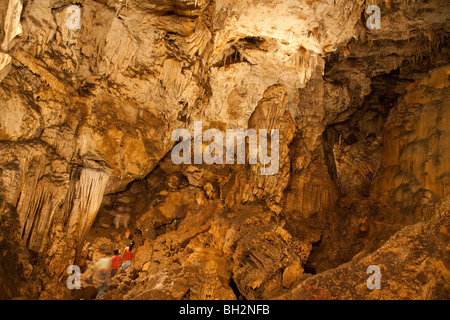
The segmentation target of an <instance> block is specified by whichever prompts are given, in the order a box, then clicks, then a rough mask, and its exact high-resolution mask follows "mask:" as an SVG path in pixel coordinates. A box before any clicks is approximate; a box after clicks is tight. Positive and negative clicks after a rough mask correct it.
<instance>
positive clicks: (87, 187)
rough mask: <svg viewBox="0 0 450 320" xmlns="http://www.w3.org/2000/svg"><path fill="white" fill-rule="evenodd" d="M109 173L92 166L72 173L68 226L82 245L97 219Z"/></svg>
mask: <svg viewBox="0 0 450 320" xmlns="http://www.w3.org/2000/svg"><path fill="white" fill-rule="evenodd" d="M108 178H109V174H108V173H106V172H104V171H100V170H97V169H92V168H74V169H72V173H71V182H70V188H69V193H68V196H67V200H66V205H67V207H66V208H67V211H66V215H67V220H66V221H67V228H68V232H69V234H72V235H75V237H76V241H77V243H78V245H81V243H82V240H83V238H84V236H85V234H86V232H87V231H88V230H89V229H90V227H91V225H92V223H93V222H94V220H95V217H96V215H97V211H98V209H99V208H100V204H101V202H102V199H103V194H104V191H105V188H106V184H107V183H108Z"/></svg>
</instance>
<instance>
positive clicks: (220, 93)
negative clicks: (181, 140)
mask: <svg viewBox="0 0 450 320" xmlns="http://www.w3.org/2000/svg"><path fill="white" fill-rule="evenodd" d="M72 5H76V6H77V8H78V9H77V10H79V12H80V16H79V20H77V19H78V18H76V10H75V9H73V7H71V6H72ZM369 5H378V6H379V8H380V10H381V29H369V28H368V27H367V25H366V21H367V19H370V18H369V14H368V13H367V11H366V10H367V7H368V6H369ZM73 10H75V11H73ZM449 31H450V3H449V2H448V1H447V0H430V1H426V2H423V1H406V0H398V1H395V0H392V1H382V0H378V1H365V0H357V1H355V0H352V1H349V0H333V1H331V0H318V1H309V0H300V1H298V0H296V1H294V0H276V1H268V0H258V1H250V0H242V1H225V0H171V1H160V0H124V1H122V0H108V1H99V0H83V1H78V2H77V3H72V2H71V1H66V0H62V1H61V0H58V1H56V0H1V1H0V299H94V298H95V296H96V294H97V288H98V286H99V285H100V280H99V279H98V278H97V277H96V273H95V270H94V269H95V264H96V262H97V261H98V260H99V259H100V258H102V257H109V256H112V254H113V250H114V249H119V251H120V252H121V253H122V251H123V250H124V248H125V247H126V246H127V245H128V244H129V242H130V240H133V241H134V242H135V255H134V260H133V267H132V268H130V269H127V270H124V271H120V272H119V273H118V274H117V275H116V276H115V277H113V278H112V279H111V281H110V284H109V290H108V291H106V292H105V293H104V294H103V295H102V296H101V299H177V300H178V299H187V300H189V299H191V300H199V299H231V300H232V299H449V298H450V296H449V292H450V288H449V287H448V283H450V281H449V280H450V271H449V269H450V261H449V257H450V254H449V249H448V241H449V239H450V237H449V227H450V225H449V213H450V207H449V201H450V198H449V197H450V182H449V181H450V180H449V179H450V132H449V130H450V129H449V128H450V102H449V101H450V82H449V75H450V63H449V56H450V52H449V46H448V44H449V42H448V41H449ZM199 121H201V123H202V130H203V131H202V133H203V134H205V133H207V132H208V131H209V130H210V129H217V130H219V131H220V132H222V134H223V137H224V142H228V141H226V139H225V134H226V133H227V130H239V129H240V130H242V131H243V132H245V131H247V130H248V131H247V133H248V132H251V130H255V132H261V130H268V133H269V137H270V138H269V142H268V148H267V150H266V151H267V156H269V154H270V155H271V156H273V155H274V154H278V155H279V161H278V170H276V171H275V172H274V174H272V175H266V174H265V172H266V171H265V170H267V168H268V164H267V163H266V162H265V161H261V155H259V156H258V160H257V161H255V162H252V161H251V160H250V159H251V158H252V152H253V151H254V150H249V148H246V151H245V152H244V153H243V154H241V155H239V154H238V155H237V156H236V159H232V160H236V161H234V162H233V164H231V163H226V162H225V161H224V162H223V163H222V164H220V163H215V164H207V163H205V162H202V163H196V162H195V161H191V162H190V163H181V164H176V163H174V161H173V159H172V157H171V156H172V151H173V150H174V146H175V145H176V144H177V142H176V141H174V139H173V132H175V130H178V129H184V130H187V132H190V134H191V140H188V141H187V145H189V146H190V147H191V150H192V153H193V154H191V155H190V158H191V160H193V159H194V158H195V152H196V151H198V150H197V149H199V150H200V152H202V153H203V154H205V153H204V152H207V151H208V150H210V149H208V148H211V146H212V145H214V143H218V139H219V138H218V137H217V136H215V138H214V139H215V140H214V143H212V141H211V142H209V143H208V141H205V140H203V141H202V143H200V144H197V141H196V140H195V138H194V136H193V134H194V132H195V128H196V123H198V122H199ZM271 130H278V131H276V132H278V133H279V140H277V139H276V136H274V135H272V133H271V132H272V131H271ZM184 132H185V131H184ZM209 132H211V131H209ZM261 137H262V136H261ZM261 137H259V138H258V139H259V140H258V141H259V142H261V139H262V138H261ZM250 139H251V137H247V140H248V144H246V145H248V146H250ZM275 141H278V144H275ZM258 146H260V145H258ZM223 147H224V148H223V151H224V152H223V153H224V156H225V153H226V152H225V151H229V150H226V147H228V145H224V146H223ZM233 147H234V145H233ZM236 148H237V149H238V146H236ZM220 151H221V150H219V148H217V149H214V156H215V157H218V156H220V155H221V152H220ZM183 152H184V151H183ZM183 155H184V154H183ZM240 156H242V158H241V160H242V159H243V160H245V161H243V162H244V163H238V159H239V157H240ZM188 158H189V157H188ZM272 165H273V163H272ZM121 217H122V218H123V219H124V220H121V219H122V218H121ZM71 265H76V266H78V267H79V268H80V270H81V274H80V283H81V288H80V289H69V288H68V287H67V282H66V281H67V280H68V278H69V276H70V273H68V272H67V268H68V267H69V266H71ZM371 265H376V266H378V267H380V270H381V274H382V277H381V289H374V290H371V289H369V288H368V287H367V283H366V280H367V279H368V277H369V274H368V273H367V272H366V270H367V268H368V267H369V266H371Z"/></svg>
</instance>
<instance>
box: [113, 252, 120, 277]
mask: <svg viewBox="0 0 450 320" xmlns="http://www.w3.org/2000/svg"><path fill="white" fill-rule="evenodd" d="M120 258H121V257H120V255H119V249H115V250H114V257H112V266H111V278H112V277H114V276H115V275H116V274H117V271H119V263H120Z"/></svg>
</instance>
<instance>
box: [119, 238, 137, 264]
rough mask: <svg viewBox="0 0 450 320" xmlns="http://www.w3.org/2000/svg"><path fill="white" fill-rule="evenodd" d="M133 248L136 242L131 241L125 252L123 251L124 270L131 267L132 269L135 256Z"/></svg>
mask: <svg viewBox="0 0 450 320" xmlns="http://www.w3.org/2000/svg"><path fill="white" fill-rule="evenodd" d="M133 246H134V241H133V240H131V241H130V244H129V245H128V247H126V248H125V250H123V255H122V270H126V269H128V268H129V267H131V264H132V260H133V256H134V251H133Z"/></svg>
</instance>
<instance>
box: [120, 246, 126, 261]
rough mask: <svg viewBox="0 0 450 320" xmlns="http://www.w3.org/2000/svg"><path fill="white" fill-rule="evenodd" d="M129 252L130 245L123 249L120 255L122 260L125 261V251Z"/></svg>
mask: <svg viewBox="0 0 450 320" xmlns="http://www.w3.org/2000/svg"><path fill="white" fill-rule="evenodd" d="M126 252H128V247H126V248H125V250H123V252H122V255H121V256H120V262H123V258H125V253H126Z"/></svg>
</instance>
